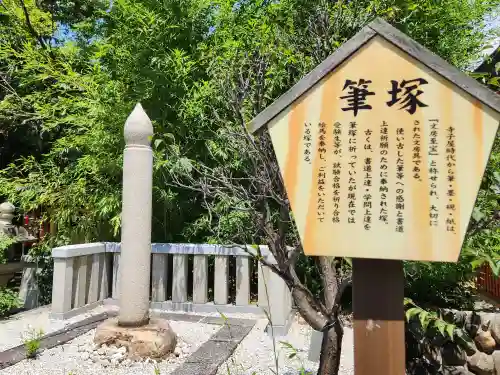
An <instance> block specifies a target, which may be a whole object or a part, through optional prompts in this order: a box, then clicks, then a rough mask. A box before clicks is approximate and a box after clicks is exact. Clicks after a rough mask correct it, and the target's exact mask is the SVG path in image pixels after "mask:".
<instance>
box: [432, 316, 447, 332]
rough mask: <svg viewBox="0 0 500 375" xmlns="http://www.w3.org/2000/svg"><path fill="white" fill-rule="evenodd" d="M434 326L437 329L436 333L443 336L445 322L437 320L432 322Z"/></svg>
mask: <svg viewBox="0 0 500 375" xmlns="http://www.w3.org/2000/svg"><path fill="white" fill-rule="evenodd" d="M434 326H435V327H436V328H437V329H438V331H439V332H440V333H441V335H443V336H444V331H445V329H446V322H444V321H443V320H441V319H437V320H436V321H435V322H434Z"/></svg>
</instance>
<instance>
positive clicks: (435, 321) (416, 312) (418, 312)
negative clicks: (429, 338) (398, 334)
mask: <svg viewBox="0 0 500 375" xmlns="http://www.w3.org/2000/svg"><path fill="white" fill-rule="evenodd" d="M405 306H406V307H407V309H406V313H405V314H406V319H407V320H408V322H409V321H410V320H411V319H412V318H413V317H417V318H418V319H419V321H420V325H421V326H422V327H423V329H424V331H425V330H427V329H428V328H430V327H434V328H436V329H437V330H438V331H439V333H441V335H442V336H443V337H446V336H447V337H449V338H450V340H452V341H453V340H454V338H455V335H456V331H457V327H456V326H455V325H454V324H451V323H448V322H446V321H445V320H444V319H443V318H442V317H441V316H440V315H439V314H438V313H436V312H434V311H428V310H425V309H422V308H421V307H419V306H417V305H416V304H415V303H414V302H413V301H412V300H411V299H409V298H405Z"/></svg>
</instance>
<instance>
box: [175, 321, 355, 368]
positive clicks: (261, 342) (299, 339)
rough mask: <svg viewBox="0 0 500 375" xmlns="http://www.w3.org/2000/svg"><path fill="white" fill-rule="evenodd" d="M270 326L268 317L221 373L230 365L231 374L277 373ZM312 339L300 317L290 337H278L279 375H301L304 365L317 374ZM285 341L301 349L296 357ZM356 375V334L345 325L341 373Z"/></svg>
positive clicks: (252, 332) (255, 329)
mask: <svg viewBox="0 0 500 375" xmlns="http://www.w3.org/2000/svg"><path fill="white" fill-rule="evenodd" d="M266 325H267V321H266V320H264V319H261V320H259V321H258V322H257V324H256V325H255V327H254V328H253V329H252V331H251V332H250V333H249V334H248V336H247V337H245V338H244V339H243V341H242V342H241V343H240V345H239V346H238V348H236V350H235V352H234V353H233V355H232V356H231V357H230V358H229V360H228V361H226V363H224V364H223V365H222V366H221V367H220V368H219V371H218V372H217V375H227V374H228V371H227V369H228V367H229V370H230V373H231V375H253V374H257V375H273V374H275V371H276V361H275V356H274V350H273V340H272V338H271V336H270V335H268V334H267V333H266V332H264V330H265V328H266ZM310 338H311V328H310V327H309V326H308V325H304V324H300V323H299V322H298V319H294V321H293V323H292V325H291V327H290V330H289V332H288V335H287V336H285V337H276V338H275V343H276V352H277V353H278V374H279V375H299V371H298V370H299V369H300V368H304V369H305V370H311V371H312V372H311V375H313V374H314V375H315V374H316V371H317V369H318V363H315V362H310V361H308V360H307V355H308V351H309V342H310ZM284 343H287V344H290V345H291V346H293V348H294V349H295V350H296V351H297V354H296V355H295V356H294V357H293V358H291V359H289V358H288V356H289V354H290V353H291V352H292V349H290V348H288V347H287V346H288V345H287V344H284ZM352 374H354V352H353V334H352V329H351V328H349V327H345V328H344V339H343V343H342V356H341V362H340V371H339V375H352ZM172 375H174V374H172Z"/></svg>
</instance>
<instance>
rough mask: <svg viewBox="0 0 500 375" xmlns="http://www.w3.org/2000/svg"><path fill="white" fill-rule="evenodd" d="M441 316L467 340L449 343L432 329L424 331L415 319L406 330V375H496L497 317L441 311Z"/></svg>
mask: <svg viewBox="0 0 500 375" xmlns="http://www.w3.org/2000/svg"><path fill="white" fill-rule="evenodd" d="M441 314H442V317H443V319H444V320H445V321H447V322H448V323H452V324H455V325H456V326H457V327H458V328H461V329H463V330H464V331H465V332H466V333H467V336H468V337H467V336H464V337H457V336H455V337H454V339H453V340H451V339H450V338H449V337H448V336H447V335H445V336H443V335H442V334H441V333H440V332H439V331H437V329H436V328H435V327H431V328H428V329H427V330H425V331H424V330H423V329H422V326H421V324H420V322H419V320H418V317H416V318H415V319H413V320H412V321H410V322H409V323H408V324H407V327H406V336H407V340H406V341H407V362H408V365H407V368H408V373H409V374H415V375H420V374H422V375H424V374H442V375H472V374H476V375H500V313H486V312H472V311H456V310H443V311H441Z"/></svg>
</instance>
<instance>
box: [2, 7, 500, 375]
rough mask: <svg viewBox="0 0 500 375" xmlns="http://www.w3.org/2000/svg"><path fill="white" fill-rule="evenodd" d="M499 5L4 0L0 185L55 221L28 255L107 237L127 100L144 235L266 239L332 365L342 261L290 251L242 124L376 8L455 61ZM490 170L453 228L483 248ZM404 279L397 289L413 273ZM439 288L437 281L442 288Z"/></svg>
mask: <svg viewBox="0 0 500 375" xmlns="http://www.w3.org/2000/svg"><path fill="white" fill-rule="evenodd" d="M22 4H24V7H23V5H22ZM37 4H40V5H37ZM110 4H112V6H110ZM498 5H499V1H498V0H476V1H469V0H444V1H441V2H439V4H437V3H435V2H432V1H428V0H418V1H401V0H392V1H389V0H387V1H381V0H375V1H367V0H360V1H352V2H347V1H327V0H312V1H311V0H308V1H306V0H282V1H279V2H275V1H274V2H273V1H266V0H257V1H250V0H244V1H234V0H233V1H231V0H217V1H211V2H208V1H205V0H167V1H164V2H157V1H153V0H141V1H130V0H115V1H113V2H111V3H107V2H102V3H100V2H95V1H90V0H89V1H81V2H66V1H57V2H53V1H50V2H49V1H42V2H40V3H36V2H35V1H28V0H25V1H24V2H19V1H14V0H8V1H7V0H5V1H3V2H2V3H1V4H0V9H1V12H2V13H1V17H0V43H1V45H0V79H1V81H0V84H1V85H0V124H1V125H2V127H1V130H0V132H2V135H1V136H3V137H4V138H3V140H5V139H8V142H9V143H11V140H16V142H21V144H22V145H23V146H22V147H21V148H20V149H21V150H22V152H18V151H16V150H15V149H14V148H11V149H10V151H8V152H7V153H6V152H4V151H2V152H3V153H2V155H6V156H5V157H3V161H2V163H3V164H2V168H3V170H2V171H1V173H0V195H1V196H6V197H8V198H9V199H10V200H12V201H13V202H15V203H16V204H17V205H19V206H21V207H23V208H24V209H34V208H43V210H44V212H45V213H46V214H47V217H48V216H50V220H52V221H54V222H55V223H56V224H57V225H58V232H57V235H56V236H55V237H52V238H50V237H47V239H46V242H45V243H43V244H42V245H41V246H39V247H38V250H37V251H38V252H39V253H41V254H42V255H43V254H45V255H46V254H47V250H48V248H50V246H52V245H54V244H57V243H68V242H80V241H85V240H86V241H93V240H97V239H99V240H108V239H114V238H117V234H118V231H119V228H120V201H121V197H120V191H121V186H120V184H121V155H122V149H123V141H122V127H123V123H124V121H125V118H126V117H127V115H128V113H129V112H130V110H131V109H132V107H133V105H134V104H135V102H137V101H141V102H142V103H143V105H144V107H145V108H146V111H147V112H148V114H149V115H150V117H151V118H152V120H153V123H154V126H155V131H156V134H155V138H154V140H153V141H154V145H155V153H156V159H155V171H154V178H155V182H154V186H155V189H154V200H155V201H154V202H155V205H154V215H153V240H154V241H192V242H197V241H210V242H213V241H218V242H225V243H266V244H268V245H269V246H270V249H271V250H272V251H273V254H274V255H275V257H276V259H277V260H278V266H277V267H274V268H273V270H274V271H275V272H276V273H278V274H279V275H280V276H282V277H283V278H284V280H285V282H286V283H287V285H289V286H290V288H291V289H292V293H293V295H294V299H295V302H296V304H297V305H298V306H299V310H300V312H301V314H302V315H303V317H304V318H305V319H306V321H308V323H309V324H311V326H312V327H313V328H315V329H318V330H323V329H324V335H325V340H324V346H323V351H322V352H323V353H322V357H321V363H320V369H319V373H320V374H334V373H336V372H337V370H338V364H339V358H340V357H339V355H338V354H339V353H340V350H341V348H340V344H341V338H342V332H341V329H342V326H341V324H340V322H339V313H340V309H339V304H338V302H339V300H340V297H341V295H342V291H343V290H344V288H346V287H347V286H348V285H349V277H348V267H347V265H346V262H345V261H343V260H341V259H328V258H312V257H308V258H306V257H304V255H303V252H302V250H301V247H300V243H299V241H298V238H297V235H296V231H295V229H294V225H293V220H292V218H291V217H290V210H289V205H288V201H287V197H286V194H285V191H284V189H283V184H282V181H281V177H280V175H279V172H278V168H277V165H276V161H275V159H274V154H273V152H272V148H271V145H270V142H269V138H268V135H267V134H266V133H264V134H262V135H261V136H258V137H254V136H252V135H250V134H248V133H247V132H246V128H245V124H246V123H247V121H248V120H250V119H251V118H252V117H254V116H255V115H256V114H257V113H258V112H260V111H261V110H262V109H263V108H265V107H266V106H268V105H269V104H270V103H271V102H272V101H273V100H274V99H275V98H277V97H278V96H279V95H280V94H282V93H283V92H285V91H286V90H287V89H288V88H289V87H290V86H291V85H293V84H294V83H295V82H296V81H297V80H299V79H300V77H302V76H303V75H304V74H306V73H307V72H308V71H309V70H310V69H311V68H313V67H314V66H315V65H316V64H318V63H319V62H321V61H322V60H323V59H324V58H325V57H326V56H328V55H329V54H330V53H331V52H333V51H334V50H335V49H336V48H338V47H339V46H340V45H341V44H342V43H343V42H345V41H346V40H347V39H348V38H350V37H351V36H352V35H353V34H354V33H355V32H356V31H358V30H359V29H360V28H361V27H362V26H364V25H365V24H366V23H368V22H369V21H370V20H372V19H373V18H374V17H375V16H382V17H384V18H385V19H386V20H388V21H389V22H391V23H392V24H393V25H395V26H397V27H398V28H400V29H401V30H403V31H405V32H407V33H408V34H410V36H412V37H413V38H415V39H416V40H417V41H419V42H421V43H422V44H424V45H425V46H427V47H429V48H430V49H431V50H433V51H434V52H436V53H437V54H439V55H441V56H442V57H444V58H445V59H446V60H448V61H449V62H451V63H452V64H454V65H456V66H458V67H460V68H462V69H464V68H466V67H467V66H469V63H470V62H471V61H472V60H475V59H476V57H477V55H478V53H479V52H480V50H481V48H482V46H483V45H484V44H486V37H487V35H485V32H484V31H483V28H482V27H481V25H482V20H483V18H484V16H485V15H486V14H489V13H491V12H492V11H493V10H494V9H495V7H498ZM2 7H3V8H2ZM25 9H26V12H25ZM26 14H28V17H26ZM28 18H29V20H30V24H31V27H30V26H29V23H28ZM33 31H34V32H33ZM63 31H67V34H68V35H67V36H65V37H64V38H61V34H62V33H63ZM5 82H7V83H8V85H7V84H5ZM25 134H32V135H33V136H32V137H25V136H24V135H25ZM6 136H7V137H8V138H5V137H6ZM11 144H13V143H11ZM4 147H5V146H4ZM495 150H496V151H495V155H497V154H498V149H497V148H496V149H495ZM495 158H496V156H494V158H493V160H496V159H495ZM492 168H493V169H492ZM494 168H498V165H497V162H495V161H493V162H492V164H490V166H489V169H488V173H487V175H486V178H485V180H484V182H483V190H482V192H481V194H482V195H481V198H480V199H479V200H478V207H480V210H482V211H481V212H483V213H484V217H482V218H480V217H479V216H480V215H479V216H478V215H476V216H477V217H476V219H477V221H478V222H488V223H489V224H488V225H490V226H491V227H488V228H490V232H487V231H483V230H482V229H481V230H480V231H478V232H474V229H473V228H471V233H473V235H471V236H470V237H469V239H468V240H467V244H468V247H469V248H471V249H474V251H476V252H478V253H480V254H481V257H482V258H484V257H483V255H484V254H485V253H486V251H490V250H489V249H491V246H490V245H491V244H492V243H495V242H494V240H493V238H494V235H496V234H495V233H497V232H495V229H494V225H495V223H497V222H496V221H492V222H490V218H491V213H492V212H496V211H495V210H498V200H494V199H493V197H492V193H491V192H492V190H489V189H490V186H492V184H494V181H495V180H494V179H493V178H496V177H495V174H494V173H493V172H494V171H495V169H494ZM496 181H497V180H496ZM474 223H475V222H474ZM474 223H473V225H475V224H474ZM478 226H480V227H482V224H478ZM491 228H493V229H491ZM485 230H486V229H485ZM492 233H493V234H494V235H492ZM287 246H289V247H291V249H292V250H291V251H289V249H288V247H287ZM477 258H478V257H477V256H476V255H475V256H474V260H476V259H477ZM462 259H463V260H462V262H461V263H460V264H459V265H458V268H454V267H453V265H451V266H450V274H451V273H456V274H457V275H458V277H457V278H458V279H460V278H462V277H464V276H462V275H465V274H467V275H470V274H471V273H470V271H471V266H470V259H468V258H466V257H463V258H462ZM48 260H49V261H48V262H47V265H50V259H48ZM261 260H263V259H261ZM467 262H468V263H467ZM476 264H477V263H476ZM408 267H410V268H407V269H408V271H409V272H413V273H412V275H415V279H416V278H417V277H421V279H422V280H424V279H425V278H426V277H427V276H428V275H429V274H433V275H436V278H437V277H438V275H439V274H440V272H441V271H440V270H439V267H440V266H439V265H432V266H430V267H431V268H432V267H435V268H433V271H432V272H429V271H427V270H426V268H425V267H427V266H423V265H417V268H416V269H417V271H415V268H411V267H415V265H408ZM460 267H464V272H462V271H461V269H460ZM451 271H453V272H451ZM419 275H420V276H419ZM311 280H314V282H311ZM424 281H425V280H424ZM417 284H418V283H414V284H413V286H414V287H413V288H410V292H411V290H417V289H418V288H420V287H421V286H419V285H425V283H423V284H418V285H417ZM449 284H450V282H449V280H448V281H447V280H446V279H444V281H443V283H442V285H443V288H444V287H446V285H449ZM415 285H416V286H415ZM317 312H319V314H318V313H317Z"/></svg>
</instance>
